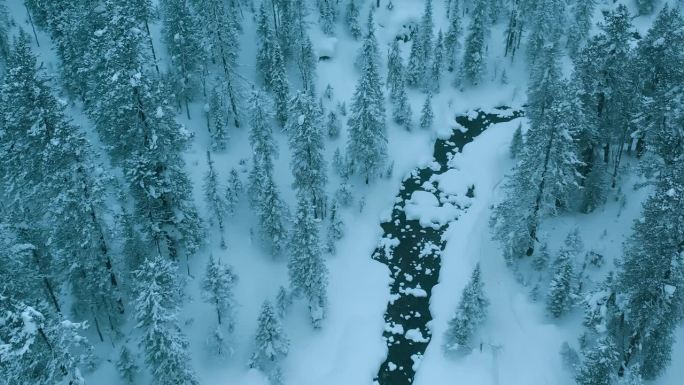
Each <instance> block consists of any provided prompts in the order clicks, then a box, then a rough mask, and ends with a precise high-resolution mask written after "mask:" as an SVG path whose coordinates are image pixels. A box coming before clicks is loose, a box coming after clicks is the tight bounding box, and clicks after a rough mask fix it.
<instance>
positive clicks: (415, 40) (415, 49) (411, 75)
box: [406, 30, 424, 87]
mask: <svg viewBox="0 0 684 385" xmlns="http://www.w3.org/2000/svg"><path fill="white" fill-rule="evenodd" d="M420 36H421V33H420V30H414V31H413V33H412V34H411V41H412V43H411V51H410V53H409V59H408V64H407V65H406V84H407V85H408V86H410V87H418V86H419V85H420V84H421V81H422V80H423V69H424V68H423V65H422V60H423V57H424V55H423V51H424V49H423V40H422V39H420Z"/></svg>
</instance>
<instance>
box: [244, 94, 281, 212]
mask: <svg viewBox="0 0 684 385" xmlns="http://www.w3.org/2000/svg"><path fill="white" fill-rule="evenodd" d="M248 104H249V106H250V110H249V115H250V122H249V123H250V131H249V143H250V145H251V146H252V169H251V170H250V173H249V183H248V192H249V197H250V200H251V203H252V205H253V206H254V207H255V208H258V206H259V195H260V194H261V193H262V192H263V183H264V182H265V181H264V180H263V179H262V178H263V176H264V174H265V173H270V174H272V173H273V159H274V158H275V157H277V155H278V153H277V151H278V148H277V146H276V143H275V141H274V140H273V129H272V128H271V124H270V118H271V114H270V111H269V110H268V107H267V105H266V100H265V98H264V95H263V93H262V92H260V91H254V92H252V95H251V97H250V99H249V101H248Z"/></svg>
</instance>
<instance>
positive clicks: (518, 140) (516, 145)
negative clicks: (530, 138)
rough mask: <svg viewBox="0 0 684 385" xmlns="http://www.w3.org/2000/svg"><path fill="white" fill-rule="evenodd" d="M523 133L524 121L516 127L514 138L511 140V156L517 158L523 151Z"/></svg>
mask: <svg viewBox="0 0 684 385" xmlns="http://www.w3.org/2000/svg"><path fill="white" fill-rule="evenodd" d="M523 145H524V143H523V135H522V123H521V124H518V127H517V128H516V129H515V132H513V139H512V140H511V146H510V148H509V152H510V154H511V158H513V159H515V158H517V157H518V155H520V152H521V151H522V147H523Z"/></svg>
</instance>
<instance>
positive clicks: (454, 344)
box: [443, 263, 489, 352]
mask: <svg viewBox="0 0 684 385" xmlns="http://www.w3.org/2000/svg"><path fill="white" fill-rule="evenodd" d="M483 289H484V283H483V282H482V279H481V277H480V264H479V263H478V264H477V266H475V270H473V274H472V276H471V277H470V281H469V282H468V284H467V285H466V287H465V288H464V289H463V293H462V294H461V301H460V302H459V304H458V310H457V311H456V315H455V316H454V318H452V319H451V320H450V321H449V325H448V327H447V331H446V334H445V335H444V346H443V348H444V350H445V351H446V352H449V351H453V350H456V349H459V348H461V347H466V346H468V344H469V343H470V339H471V338H472V336H473V334H474V333H475V329H476V328H477V327H478V326H479V325H480V324H481V323H482V322H484V320H485V318H487V307H488V306H489V300H488V299H487V297H485V294H484V291H483Z"/></svg>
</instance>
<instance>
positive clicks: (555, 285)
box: [546, 250, 573, 318]
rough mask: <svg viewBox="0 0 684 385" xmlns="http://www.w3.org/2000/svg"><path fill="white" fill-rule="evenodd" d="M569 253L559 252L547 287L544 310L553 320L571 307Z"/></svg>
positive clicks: (570, 265)
mask: <svg viewBox="0 0 684 385" xmlns="http://www.w3.org/2000/svg"><path fill="white" fill-rule="evenodd" d="M570 255H571V254H570V252H569V251H568V250H561V252H560V255H559V256H558V259H557V260H556V261H555V263H554V265H555V267H554V273H553V278H552V279H551V283H550V285H549V297H548V300H547V302H546V309H547V310H548V312H549V313H550V314H551V315H552V316H553V317H555V318H558V317H560V316H562V315H563V314H564V313H565V312H566V311H567V310H568V309H570V306H571V305H572V298H571V297H570V295H571V292H572V277H573V269H572V261H571V260H570Z"/></svg>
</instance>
